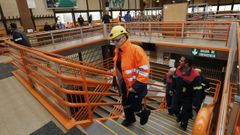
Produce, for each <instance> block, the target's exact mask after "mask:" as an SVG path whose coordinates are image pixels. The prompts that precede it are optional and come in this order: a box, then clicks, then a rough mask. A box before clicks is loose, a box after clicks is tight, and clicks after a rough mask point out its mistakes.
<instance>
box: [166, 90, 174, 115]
mask: <svg viewBox="0 0 240 135" xmlns="http://www.w3.org/2000/svg"><path fill="white" fill-rule="evenodd" d="M172 99H173V97H172V96H171V95H170V94H169V93H166V101H167V107H168V113H170V114H172V113H173V112H172Z"/></svg>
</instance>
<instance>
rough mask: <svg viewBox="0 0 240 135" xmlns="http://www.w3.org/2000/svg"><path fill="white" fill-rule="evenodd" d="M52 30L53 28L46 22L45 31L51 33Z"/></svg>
mask: <svg viewBox="0 0 240 135" xmlns="http://www.w3.org/2000/svg"><path fill="white" fill-rule="evenodd" d="M50 30H52V28H51V26H50V25H49V24H48V23H47V22H46V23H45V25H44V31H50Z"/></svg>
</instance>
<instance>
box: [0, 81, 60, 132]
mask: <svg viewBox="0 0 240 135" xmlns="http://www.w3.org/2000/svg"><path fill="white" fill-rule="evenodd" d="M0 93H1V94H0V135H28V134H30V133H32V132H34V131H35V130H37V129H38V128H40V127H42V126H43V125H44V124H46V123H47V122H49V121H51V120H52V121H54V122H55V123H56V124H57V125H58V127H60V128H61V129H62V130H64V128H63V127H62V126H61V125H60V124H59V123H58V122H57V121H56V119H55V118H54V117H53V116H52V115H51V114H50V113H49V112H48V111H47V110H46V109H45V108H44V107H43V106H42V105H41V104H40V103H39V102H38V101H37V100H36V99H35V98H34V97H33V96H32V95H31V94H30V93H29V92H28V91H27V90H26V89H25V88H24V87H23V85H22V84H21V83H19V82H18V80H17V79H16V78H15V77H9V78H6V79H2V80H0Z"/></svg>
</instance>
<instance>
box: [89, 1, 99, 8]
mask: <svg viewBox="0 0 240 135" xmlns="http://www.w3.org/2000/svg"><path fill="white" fill-rule="evenodd" d="M88 5H89V10H100V4H99V0H89V1H88Z"/></svg>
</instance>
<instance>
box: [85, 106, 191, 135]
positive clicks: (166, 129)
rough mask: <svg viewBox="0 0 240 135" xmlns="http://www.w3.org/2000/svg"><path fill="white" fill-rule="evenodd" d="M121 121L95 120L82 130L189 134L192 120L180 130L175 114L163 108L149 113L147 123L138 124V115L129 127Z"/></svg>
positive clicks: (120, 134)
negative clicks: (184, 129) (185, 128)
mask: <svg viewBox="0 0 240 135" xmlns="http://www.w3.org/2000/svg"><path fill="white" fill-rule="evenodd" d="M122 121H123V118H119V119H116V120H113V119H108V120H107V121H102V122H101V121H98V120H96V121H95V122H94V123H92V124H91V125H90V126H88V127H87V128H85V129H84V130H85V132H87V133H88V134H89V135H97V134H99V135H101V134H104V135H112V134H114V135H137V134H141V135H179V134H181V135H190V134H191V133H192V127H193V120H189V124H188V128H187V130H186V131H183V130H181V129H180V128H179V126H180V123H177V122H176V121H175V116H171V115H168V114H167V112H166V111H165V110H162V111H158V112H153V113H151V115H150V117H149V121H148V123H147V124H146V125H143V126H142V125H140V124H139V118H138V117H137V121H136V122H135V123H134V124H133V125H131V126H129V127H124V126H122V125H121V122H122Z"/></svg>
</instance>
